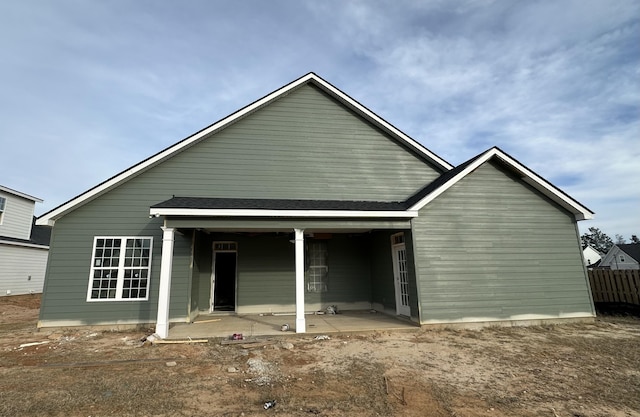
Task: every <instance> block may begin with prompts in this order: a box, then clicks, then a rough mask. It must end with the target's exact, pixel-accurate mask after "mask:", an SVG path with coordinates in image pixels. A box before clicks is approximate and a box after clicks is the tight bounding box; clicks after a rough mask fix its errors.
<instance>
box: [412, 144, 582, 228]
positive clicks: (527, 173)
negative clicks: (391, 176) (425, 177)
mask: <svg viewBox="0 0 640 417" xmlns="http://www.w3.org/2000/svg"><path fill="white" fill-rule="evenodd" d="M492 159H494V160H498V161H500V163H502V164H503V165H505V166H506V167H507V168H508V169H510V170H511V171H513V172H515V173H517V174H518V175H520V176H521V178H522V181H524V182H525V183H527V184H528V185H530V186H531V187H533V188H534V189H536V190H537V191H539V192H540V193H542V194H543V195H545V196H546V197H547V198H549V199H550V200H552V201H554V202H555V203H556V204H558V205H560V206H561V207H563V208H565V209H566V210H568V211H569V212H571V213H573V215H574V216H575V218H576V220H586V219H591V218H593V214H594V213H593V211H591V210H589V209H588V208H587V207H585V206H584V205H582V204H580V203H579V202H578V201H576V200H574V199H573V198H571V197H570V196H569V195H568V194H566V193H565V192H563V191H562V190H560V189H559V188H557V187H556V186H554V185H553V184H551V183H550V182H548V181H546V180H545V179H543V178H542V177H540V176H539V175H538V174H536V173H535V172H533V171H531V170H530V169H529V168H527V167H525V166H524V165H522V164H521V163H520V162H518V161H517V160H516V159H515V158H513V157H511V156H510V155H508V154H507V153H506V152H504V151H502V150H501V149H500V148H498V147H493V148H491V149H489V150H487V151H485V152H483V153H481V154H480V155H478V156H475V157H473V158H471V159H470V160H468V161H466V162H465V163H463V164H460V165H459V166H457V167H456V168H454V169H452V170H450V171H449V172H445V173H444V174H442V175H441V176H440V177H438V178H437V179H436V180H435V181H433V182H432V183H431V184H429V185H427V186H426V187H425V188H423V189H422V190H420V191H419V192H418V193H416V195H415V196H413V197H411V198H410V200H409V201H411V203H412V204H411V205H410V207H408V209H409V210H415V211H417V210H420V209H421V208H423V207H424V206H426V205H427V204H429V203H430V202H431V201H433V200H435V199H436V198H437V197H438V196H439V195H440V194H442V193H444V192H445V191H446V190H448V189H449V188H451V187H452V186H453V185H454V184H456V183H457V182H458V181H460V180H461V179H463V178H464V177H466V176H467V175H469V174H470V173H472V172H473V171H475V170H476V169H477V168H478V167H480V166H481V165H482V164H484V163H486V162H488V161H489V160H492Z"/></svg>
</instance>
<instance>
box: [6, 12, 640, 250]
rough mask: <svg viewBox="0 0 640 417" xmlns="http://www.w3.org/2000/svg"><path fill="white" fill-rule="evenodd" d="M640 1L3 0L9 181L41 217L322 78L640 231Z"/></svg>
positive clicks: (444, 144)
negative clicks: (518, 167) (278, 93)
mask: <svg viewBox="0 0 640 417" xmlns="http://www.w3.org/2000/svg"><path fill="white" fill-rule="evenodd" d="M639 40H640V1H623V0H611V1H604V0H579V1H571V0H550V1H521V2H514V1H492V0H475V1H462V0H461V1H455V0H454V1H444V0H443V1H435V0H434V1H398V0H393V1H334V0H329V1H293V0H290V1H277V0H276V1H258V0H256V1H242V2H240V1H238V2H223V1H197V0H190V1H184V2H176V1H168V0H166V1H159V0H154V1H129V0H106V1H87V0H78V1H68V0H56V1H45V0H25V1H13V2H12V1H5V2H1V3H0V52H1V53H0V80H2V81H0V114H1V115H2V117H1V120H2V123H0V166H1V167H2V171H1V173H2V174H1V176H0V184H2V185H4V186H7V187H10V188H14V189H17V190H19V191H22V192H25V193H27V194H31V195H35V196H37V197H40V198H42V199H44V200H45V201H44V203H43V204H39V205H38V206H37V208H36V212H37V214H42V213H44V212H46V211H48V210H50V209H52V208H54V207H56V206H58V205H59V204H62V203H63V202H65V201H67V200H68V199H70V198H72V197H74V196H76V195H78V194H80V193H82V192H84V191H85V190H87V189H89V188H91V187H92V186H94V185H96V184H98V183H99V182H102V181H103V180H105V179H107V178H109V177H111V176H112V175H114V174H116V173H118V172H120V171H122V170H123V169H125V168H127V167H129V166H131V165H133V164H135V163H137V162H139V161H140V160H142V159H145V158H146V157H148V156H150V155H152V154H155V153H156V152H158V151H160V150H162V149H164V148H165V147H167V146H169V145H171V144H173V143H175V142H177V141H178V140H181V139H183V138H184V137H186V136H189V135H190V134H192V133H194V132H196V131H198V130H200V129H201V128H203V127H205V126H207V125H209V124H211V123H213V122H214V121H216V120H218V119H220V118H222V117H224V116H226V115H228V114H229V113H231V112H233V111H235V110H237V109H238V108H240V107H243V106H244V105H246V104H248V103H250V102H253V101H254V100H256V99H258V98H260V97H262V96H263V95H265V94H267V93H270V92H271V91H273V90H275V89H277V88H279V87H281V86H283V85H284V84H287V83H288V82H290V81H292V80H294V79H296V78H298V77H300V76H302V75H304V74H306V73H307V72H310V71H313V72H316V73H317V74H318V75H320V76H321V77H323V78H324V79H326V80H327V81H329V82H330V83H332V84H334V85H335V86H336V87H338V88H340V89H341V90H342V91H344V92H346V93H347V94H349V95H350V96H352V97H353V98H355V99H356V100H358V101H360V102H361V103H362V104H364V105H365V106H367V107H368V108H370V109H371V110H372V111H374V112H375V113H377V114H378V115H380V116H381V117H383V118H384V119H385V120H387V121H388V122H390V123H392V124H393V125H395V126H396V127H398V128H399V129H400V130H402V131H404V132H405V133H407V134H408V135H410V136H411V137H413V138H414V139H416V140H417V141H419V142H421V143H422V144H424V145H425V146H426V147H427V148H429V149H430V150H432V151H433V152H435V153H436V154H438V155H439V156H441V157H443V158H444V159H446V160H447V161H449V162H450V163H452V164H454V165H457V164H459V163H461V162H464V161H465V160H467V159H469V158H471V157H473V156H475V155H476V154H478V153H480V152H482V151H484V150H486V149H488V148H490V147H491V146H494V145H497V146H499V147H500V148H502V149H503V150H504V151H506V152H507V153H509V154H511V155H512V156H513V157H515V158H516V159H518V160H519V161H520V162H522V163H523V164H525V165H527V166H528V167H529V168H531V169H533V170H534V171H535V172H537V173H538V174H540V175H541V176H543V177H544V178H546V179H547V180H549V181H550V182H552V183H553V184H554V185H556V186H558V187H560V188H562V189H563V190H564V191H565V192H567V193H569V194H570V195H571V196H573V197H574V198H576V199H577V200H578V201H580V202H581V203H583V204H584V205H586V206H587V207H589V208H590V209H592V210H594V211H595V212H596V218H595V219H594V220H591V221H588V222H580V228H581V230H582V231H585V230H586V229H587V228H588V227H591V226H593V227H599V228H600V229H601V230H603V231H604V232H605V233H607V234H608V235H609V236H611V237H613V236H614V235H615V234H622V235H623V236H624V237H625V238H627V239H628V238H629V236H630V235H631V234H632V233H633V234H640V214H639V213H640V41H639Z"/></svg>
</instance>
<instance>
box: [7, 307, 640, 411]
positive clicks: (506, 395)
mask: <svg viewBox="0 0 640 417" xmlns="http://www.w3.org/2000/svg"><path fill="white" fill-rule="evenodd" d="M38 307H39V298H38V297H37V296H17V297H0V415H1V416H85V417H86V416H92V417H96V416H107V415H116V416H195V415H198V416H200V415H204V416H267V415H279V416H356V417H358V416H363V417H364V416H435V417H437V416H452V417H453V416H457V417H462V416H498V417H499V416H523V417H527V416H549V417H565V416H567V417H596V416H598V417H599V416H602V417H604V416H612V417H623V416H628V417H640V318H638V317H637V316H621V315H616V316H611V315H606V316H603V317H600V318H599V319H598V320H597V321H596V322H595V323H590V324H567V325H558V326H537V327H528V328H487V329H483V330H475V331H471V330H457V331H456V330H438V331H428V330H419V329H416V330H415V331H403V332H376V333H366V334H364V333H363V334H349V335H347V334H344V335H330V339H328V340H316V339H314V337H313V336H309V335H307V336H296V335H291V336H290V337H285V338H277V339H269V340H267V339H265V340H263V341H261V342H260V343H254V344H246V345H241V344H234V345H221V344H220V342H219V341H210V342H209V343H204V344H165V345H150V344H149V343H143V342H142V340H143V339H144V338H145V336H147V335H148V334H150V333H151V332H150V331H145V330H140V331H136V332H99V331H91V330H86V329H80V330H78V329H75V330H65V331H62V330H56V331H51V330H43V331H37V330H36V328H35V323H36V320H37V314H38ZM28 343H39V344H33V345H30V346H22V347H21V345H24V344H28ZM268 400H276V405H275V407H273V408H270V409H268V410H265V409H264V408H263V404H264V402H266V401H268Z"/></svg>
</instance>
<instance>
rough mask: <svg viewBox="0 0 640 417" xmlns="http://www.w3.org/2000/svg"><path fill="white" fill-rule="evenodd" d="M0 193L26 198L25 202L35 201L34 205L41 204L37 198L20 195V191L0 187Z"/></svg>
mask: <svg viewBox="0 0 640 417" xmlns="http://www.w3.org/2000/svg"><path fill="white" fill-rule="evenodd" d="M0 191H4V192H5V193H9V194H13V195H15V196H18V197H22V198H26V199H27V200H31V201H35V202H36V203H42V199H40V198H38V197H34V196H32V195H29V194H25V193H21V192H20V191H16V190H13V189H11V188H9V187H4V186H2V185H0Z"/></svg>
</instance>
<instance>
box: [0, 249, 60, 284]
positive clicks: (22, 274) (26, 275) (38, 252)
mask: <svg viewBox="0 0 640 417" xmlns="http://www.w3.org/2000/svg"><path fill="white" fill-rule="evenodd" d="M48 252H49V251H48V249H47V248H46V247H45V248H34V247H26V246H20V245H16V244H11V243H6V244H5V243H0V296H3V295H20V294H34V293H38V294H39V293H41V292H42V286H43V285H44V273H45V269H46V266H47V255H48Z"/></svg>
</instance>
